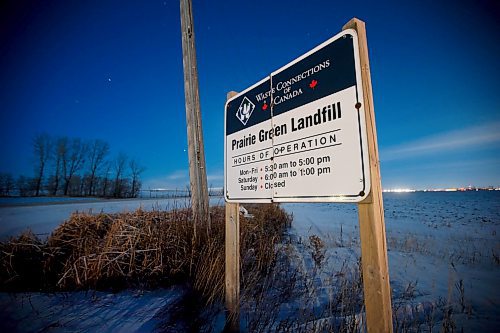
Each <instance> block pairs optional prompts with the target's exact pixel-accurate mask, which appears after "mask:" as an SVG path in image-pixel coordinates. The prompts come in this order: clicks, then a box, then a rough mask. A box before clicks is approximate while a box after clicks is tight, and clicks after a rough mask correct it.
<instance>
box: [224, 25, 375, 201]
mask: <svg viewBox="0 0 500 333" xmlns="http://www.w3.org/2000/svg"><path fill="white" fill-rule="evenodd" d="M358 53H359V51H358V40H357V34H356V32H355V31H354V30H351V29H349V30H345V31H343V32H342V33H340V34H338V35H336V36H334V37H332V38H331V39H329V40H328V41H326V42H325V43H323V44H321V45H319V46H318V47H316V48H314V49H313V50H311V51H310V52H308V53H306V54H304V55H303V56H301V57H299V58H297V59H296V60H294V61H292V62H291V63H289V64H287V65H286V66H284V67H282V68H280V69H279V70H277V71H275V72H273V73H271V74H270V75H269V77H268V78H266V79H264V80H262V81H260V82H258V83H256V84H255V85H253V86H251V87H250V88H248V89H246V90H244V91H243V92H241V93H239V94H238V95H236V96H234V97H233V98H231V99H229V100H228V101H227V103H226V108H225V135H226V136H225V147H224V155H225V168H224V178H225V183H224V192H225V199H226V201H228V202H306V201H316V202H359V201H361V200H363V199H364V198H365V197H366V196H367V195H368V193H369V191H370V177H369V164H368V163H369V161H368V153H367V152H368V148H367V140H366V124H365V113H364V106H363V105H362V101H363V87H362V85H361V68H360V64H359V54H358Z"/></svg>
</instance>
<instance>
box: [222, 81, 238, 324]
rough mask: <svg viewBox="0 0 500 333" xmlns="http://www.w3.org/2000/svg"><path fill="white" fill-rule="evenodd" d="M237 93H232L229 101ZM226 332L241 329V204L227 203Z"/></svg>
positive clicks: (229, 94) (229, 95) (228, 97)
mask: <svg viewBox="0 0 500 333" xmlns="http://www.w3.org/2000/svg"><path fill="white" fill-rule="evenodd" d="M236 94H237V93H236V92H234V91H231V92H229V93H228V94H227V99H230V98H231V97H233V96H235V95H236ZM225 245H226V274H225V287H226V309H227V311H228V316H227V321H226V331H229V332H238V331H239V328H240V204H239V203H229V202H226V244H225Z"/></svg>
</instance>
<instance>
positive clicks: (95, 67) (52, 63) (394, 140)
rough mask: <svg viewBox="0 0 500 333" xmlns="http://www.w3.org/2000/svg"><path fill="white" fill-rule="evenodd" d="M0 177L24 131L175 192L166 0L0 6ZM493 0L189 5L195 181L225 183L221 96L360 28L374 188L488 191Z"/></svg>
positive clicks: (178, 76) (178, 121) (182, 158)
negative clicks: (98, 144) (203, 165)
mask: <svg viewBox="0 0 500 333" xmlns="http://www.w3.org/2000/svg"><path fill="white" fill-rule="evenodd" d="M2 6H3V8H2V9H0V13H1V14H0V87H1V89H0V112H1V113H0V156H1V158H0V171H2V172H11V173H13V174H15V175H18V174H21V173H22V174H26V175H30V174H32V173H33V170H32V169H33V168H32V166H31V165H32V159H33V157H32V145H31V140H32V138H33V136H34V135H36V134H38V133H42V132H46V133H49V134H51V135H53V136H70V137H80V138H83V139H89V140H90V139H96V138H98V139H102V140H105V141H107V142H109V144H110V146H111V150H112V152H113V153H114V154H118V153H119V152H125V153H127V154H128V155H129V156H131V157H135V158H137V159H138V160H139V161H140V162H141V163H142V165H144V166H146V168H147V170H146V171H145V172H144V174H143V175H142V178H143V181H144V187H146V188H147V187H184V186H185V185H186V184H187V183H188V171H187V166H188V159H187V144H186V130H185V127H186V126H185V123H186V122H185V111H184V91H183V72H182V50H181V39H180V38H181V32H180V18H179V3H178V1H171V0H166V1H105V0H101V1H62V0H60V1H44V2H40V1H23V2H22V3H21V2H20V1H7V2H4V3H3V5H2ZM499 9H500V7H499V5H498V3H497V2H496V1H394V2H384V1H373V2H371V1H367V2H364V1H345V2H342V3H339V2H333V1H314V0H312V1H293V0H292V1H241V2H239V1H231V2H230V1H198V0H194V1H193V11H194V19H195V33H196V43H197V44H196V46H197V56H198V72H199V82H200V99H201V112H202V118H203V130H204V137H205V146H206V160H207V170H208V182H209V184H211V185H213V186H221V185H222V181H223V165H224V164H223V151H224V150H223V136H224V132H223V128H224V123H223V122H224V103H225V100H226V93H227V92H228V91H231V90H235V91H241V90H243V89H245V88H247V87H248V86H250V85H252V84H254V83H255V82H257V81H259V80H260V79H262V78H264V77H265V76H266V75H268V74H269V73H270V72H272V71H274V70H276V69H278V68H280V67H281V66H283V65H285V64H286V63H288V62H290V61H291V60H293V59H295V58H296V57H298V56H300V55H301V54H303V53H305V52H306V51H308V50H310V49H312V48H313V47H315V46H316V45H318V44H320V43H321V42H323V41H325V40H326V39H328V38H329V37H331V36H333V35H335V34H336V33H337V32H339V31H340V30H341V29H342V26H343V25H344V24H345V23H346V22H347V21H349V19H351V18H352V17H358V18H360V19H362V20H364V21H365V22H366V26H367V33H368V43H369V52H370V62H371V73H372V82H373V93H374V103H375V112H376V122H377V130H378V140H379V149H380V157H381V170H382V181H383V185H384V187H385V188H389V187H413V188H421V187H447V186H464V185H468V184H473V185H478V186H482V185H495V186H499V185H500V172H499V170H500V94H499V88H500V82H499V81H500V64H499V61H498V59H499V58H500V44H499V43H498V41H499V40H500V38H499V37H500V36H499V35H500V21H499V20H498V17H499V14H500V10H499Z"/></svg>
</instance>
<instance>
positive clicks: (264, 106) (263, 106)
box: [262, 102, 267, 111]
mask: <svg viewBox="0 0 500 333" xmlns="http://www.w3.org/2000/svg"><path fill="white" fill-rule="evenodd" d="M262 110H264V111H266V110H267V103H266V102H264V105H262Z"/></svg>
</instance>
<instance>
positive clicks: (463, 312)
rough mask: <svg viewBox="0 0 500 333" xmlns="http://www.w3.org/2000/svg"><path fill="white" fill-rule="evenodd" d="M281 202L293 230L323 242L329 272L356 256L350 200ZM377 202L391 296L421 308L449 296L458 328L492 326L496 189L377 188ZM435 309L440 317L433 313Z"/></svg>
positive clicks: (499, 203) (495, 320) (499, 198)
mask: <svg viewBox="0 0 500 333" xmlns="http://www.w3.org/2000/svg"><path fill="white" fill-rule="evenodd" d="M284 207H285V209H286V210H287V211H289V212H292V213H293V215H294V222H293V226H292V229H293V230H292V233H294V234H296V235H297V236H298V237H300V238H302V239H305V240H307V239H308V238H309V237H310V236H311V235H317V236H319V237H320V238H321V239H322V240H323V241H324V242H325V245H326V259H325V261H326V262H328V264H327V265H328V266H327V268H326V270H327V271H329V273H330V275H331V273H334V272H335V271H336V270H337V269H338V267H340V266H341V265H342V263H343V262H344V261H346V260H347V261H348V262H350V263H353V264H354V263H356V259H357V258H358V257H359V255H360V242H359V230H358V222H357V208H356V206H355V205H338V204H287V205H284ZM384 207H385V221H386V233H387V245H388V257H389V275H390V281H391V288H392V291H393V303H397V302H398V301H399V302H401V303H404V304H405V306H406V307H407V306H409V305H413V307H414V309H415V308H417V309H421V310H422V311H424V310H426V311H427V310H428V309H427V308H428V307H438V306H439V304H441V305H446V304H448V303H450V304H455V306H456V307H458V308H459V310H460V313H457V312H455V313H454V315H453V316H454V318H453V319H454V320H455V322H456V323H457V325H458V328H460V327H462V326H463V327H464V330H465V331H466V332H497V331H498V327H500V326H499V325H500V310H498V306H499V305H500V288H499V287H498V282H499V281H500V263H499V262H498V256H499V254H500V243H499V238H498V233H499V232H500V193H498V192H466V193H389V194H384ZM303 255H304V262H306V263H307V259H309V268H306V269H309V271H313V268H312V266H313V263H312V262H311V259H310V255H309V258H308V254H307V253H305V252H303ZM322 273H323V278H325V276H324V275H325V274H324V270H323V272H322ZM327 275H328V273H327ZM320 277H321V276H320ZM462 296H463V297H462ZM462 306H463V309H462ZM414 309H413V310H411V311H413V312H415V310H414ZM414 315H415V314H414ZM417 315H421V314H417ZM436 317H437V318H435V319H436V320H439V319H440V318H439V314H438V313H436Z"/></svg>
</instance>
